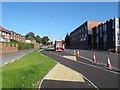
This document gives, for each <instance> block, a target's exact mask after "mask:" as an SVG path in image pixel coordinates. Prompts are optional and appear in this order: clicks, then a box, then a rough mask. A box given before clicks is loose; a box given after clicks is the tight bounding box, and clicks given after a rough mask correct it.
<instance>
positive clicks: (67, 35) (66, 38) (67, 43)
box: [65, 33, 70, 46]
mask: <svg viewBox="0 0 120 90" xmlns="http://www.w3.org/2000/svg"><path fill="white" fill-rule="evenodd" d="M69 44H70V35H69V34H68V33H67V34H66V36H65V45H66V46H68V45H69Z"/></svg>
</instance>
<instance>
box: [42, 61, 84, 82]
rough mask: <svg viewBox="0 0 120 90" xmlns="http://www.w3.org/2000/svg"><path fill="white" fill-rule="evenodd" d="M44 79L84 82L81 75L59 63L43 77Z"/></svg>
mask: <svg viewBox="0 0 120 90" xmlns="http://www.w3.org/2000/svg"><path fill="white" fill-rule="evenodd" d="M57 73H59V74H57ZM44 79H48V80H58V81H73V82H85V81H84V79H83V77H82V74H80V73H78V72H76V71H74V70H72V69H70V68H68V67H66V66H64V65H62V64H59V63H58V64H57V65H56V66H55V67H54V68H53V69H52V70H51V71H50V72H49V73H48V74H47V75H46V76H45V77H44Z"/></svg>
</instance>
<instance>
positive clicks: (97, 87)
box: [83, 75, 99, 90]
mask: <svg viewBox="0 0 120 90" xmlns="http://www.w3.org/2000/svg"><path fill="white" fill-rule="evenodd" d="M83 78H84V79H86V80H87V81H88V82H89V83H90V84H91V85H93V87H95V88H96V89H97V90H99V89H98V87H97V86H96V85H95V84H94V83H92V82H91V81H90V80H89V79H88V78H86V77H85V76H84V75H83Z"/></svg>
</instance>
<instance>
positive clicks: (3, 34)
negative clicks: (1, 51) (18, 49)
mask: <svg viewBox="0 0 120 90" xmlns="http://www.w3.org/2000/svg"><path fill="white" fill-rule="evenodd" d="M0 41H2V42H10V31H9V30H7V29H5V28H3V27H1V26H0Z"/></svg>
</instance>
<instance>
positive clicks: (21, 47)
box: [6, 40, 34, 50]
mask: <svg viewBox="0 0 120 90" xmlns="http://www.w3.org/2000/svg"><path fill="white" fill-rule="evenodd" d="M9 43H10V44H11V45H12V44H18V50H25V49H32V48H34V44H33V43H23V42H17V41H15V40H11V42H9ZM6 44H7V43H6Z"/></svg>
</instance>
